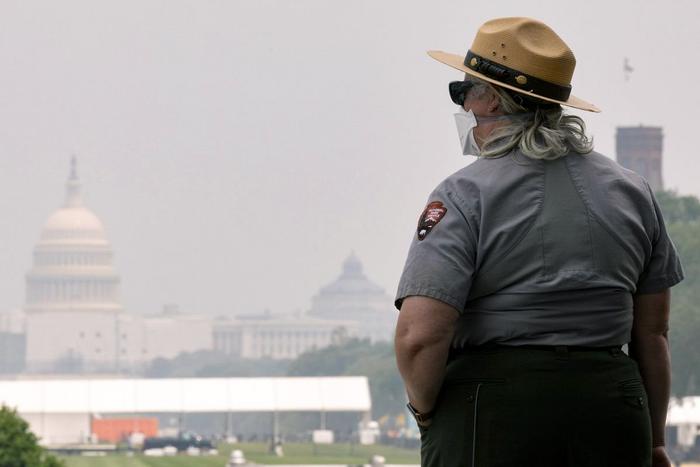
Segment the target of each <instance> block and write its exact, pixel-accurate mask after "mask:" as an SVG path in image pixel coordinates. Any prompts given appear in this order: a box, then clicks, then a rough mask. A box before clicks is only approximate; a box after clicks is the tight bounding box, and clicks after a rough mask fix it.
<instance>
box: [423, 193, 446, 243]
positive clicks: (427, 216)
mask: <svg viewBox="0 0 700 467" xmlns="http://www.w3.org/2000/svg"><path fill="white" fill-rule="evenodd" d="M446 213H447V208H446V207H445V206H443V204H442V202H440V201H431V202H430V203H428V205H427V206H426V207H425V210H423V214H421V216H420V219H418V240H423V239H424V238H425V237H427V236H428V234H429V233H430V231H431V230H432V229H433V227H435V226H436V225H437V224H438V222H440V220H441V219H442V218H443V217H445V214H446Z"/></svg>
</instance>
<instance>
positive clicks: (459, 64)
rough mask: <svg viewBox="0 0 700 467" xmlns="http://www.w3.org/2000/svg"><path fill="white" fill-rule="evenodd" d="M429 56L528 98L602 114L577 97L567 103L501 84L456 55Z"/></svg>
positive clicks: (434, 53)
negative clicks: (466, 63)
mask: <svg viewBox="0 0 700 467" xmlns="http://www.w3.org/2000/svg"><path fill="white" fill-rule="evenodd" d="M428 55H430V56H431V57H432V58H434V59H435V60H437V61H438V62H441V63H444V64H445V65H448V66H451V67H452V68H456V69H457V70H459V71H462V72H464V73H467V74H468V75H472V76H474V77H476V78H479V79H482V80H484V81H488V82H489V83H491V84H495V85H496V86H500V87H502V88H506V89H510V90H511V91H515V92H518V93H520V94H525V95H526V96H530V97H536V98H538V99H542V100H543V101H547V102H554V103H557V104H562V105H566V106H568V107H573V108H575V109H579V110H585V111H587V112H600V109H599V108H598V107H596V106H595V105H593V104H591V103H589V102H586V101H584V100H583V99H579V98H578V97H576V96H569V98H568V99H567V100H566V101H559V100H556V99H551V98H549V97H544V96H541V95H539V94H535V93H534V92H528V91H525V90H524V89H518V88H516V87H515V86H511V85H510V84H506V83H501V82H500V81H497V80H495V79H493V78H489V77H488V76H486V75H483V74H481V73H479V72H477V71H474V70H472V69H471V68H468V67H467V66H466V65H464V57H463V56H461V55H455V54H451V53H447V52H443V51H441V50H429V51H428Z"/></svg>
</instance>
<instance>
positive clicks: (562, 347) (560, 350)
mask: <svg viewBox="0 0 700 467" xmlns="http://www.w3.org/2000/svg"><path fill="white" fill-rule="evenodd" d="M554 350H555V351H556V352H557V354H559V355H561V354H567V353H569V349H568V348H567V346H565V345H555V346H554Z"/></svg>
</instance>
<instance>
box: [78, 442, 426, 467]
mask: <svg viewBox="0 0 700 467" xmlns="http://www.w3.org/2000/svg"><path fill="white" fill-rule="evenodd" d="M233 448H234V446H231V445H222V446H220V450H219V452H220V455H218V456H202V457H189V456H177V457H144V456H134V457H126V456H123V455H114V456H108V457H77V456H71V457H65V458H64V459H65V460H66V464H67V465H68V467H214V466H215V467H224V466H225V464H226V461H227V460H228V457H229V453H230V452H231V450H232V449H233ZM235 448H236V449H241V450H242V451H243V453H244V454H245V456H246V458H247V459H248V460H249V461H253V462H256V463H258V464H267V465H274V464H362V463H366V462H367V461H368V460H369V458H370V456H371V455H373V454H380V455H382V456H384V457H386V460H387V463H388V464H418V463H419V462H420V460H419V453H418V451H417V450H408V449H402V448H396V447H392V446H381V445H374V446H357V445H352V446H351V445H349V444H332V445H319V446H317V447H316V449H314V446H313V445H312V444H291V443H290V444H285V445H284V457H282V458H279V457H275V456H270V455H269V454H267V445H266V444H263V443H241V444H237V445H235Z"/></svg>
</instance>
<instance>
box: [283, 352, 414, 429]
mask: <svg viewBox="0 0 700 467" xmlns="http://www.w3.org/2000/svg"><path fill="white" fill-rule="evenodd" d="M287 374H288V375H289V376H367V378H368V379H369V388H370V393H371V396H372V405H373V407H372V412H373V414H372V415H373V416H374V418H380V417H382V416H384V415H394V416H395V415H398V414H401V413H403V410H404V407H405V403H406V396H405V393H404V387H403V382H402V381H401V376H400V375H399V372H398V370H397V368H396V360H395V357H394V348H393V346H392V345H391V344H390V343H389V342H375V343H371V342H370V341H369V340H367V339H362V340H360V339H348V340H347V341H345V342H343V343H342V344H339V345H331V346H330V347H325V348H323V349H318V350H313V351H310V352H306V353H304V354H302V355H300V356H299V358H297V359H296V360H295V361H293V362H292V363H291V365H290V367H289V371H288V373H287Z"/></svg>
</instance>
